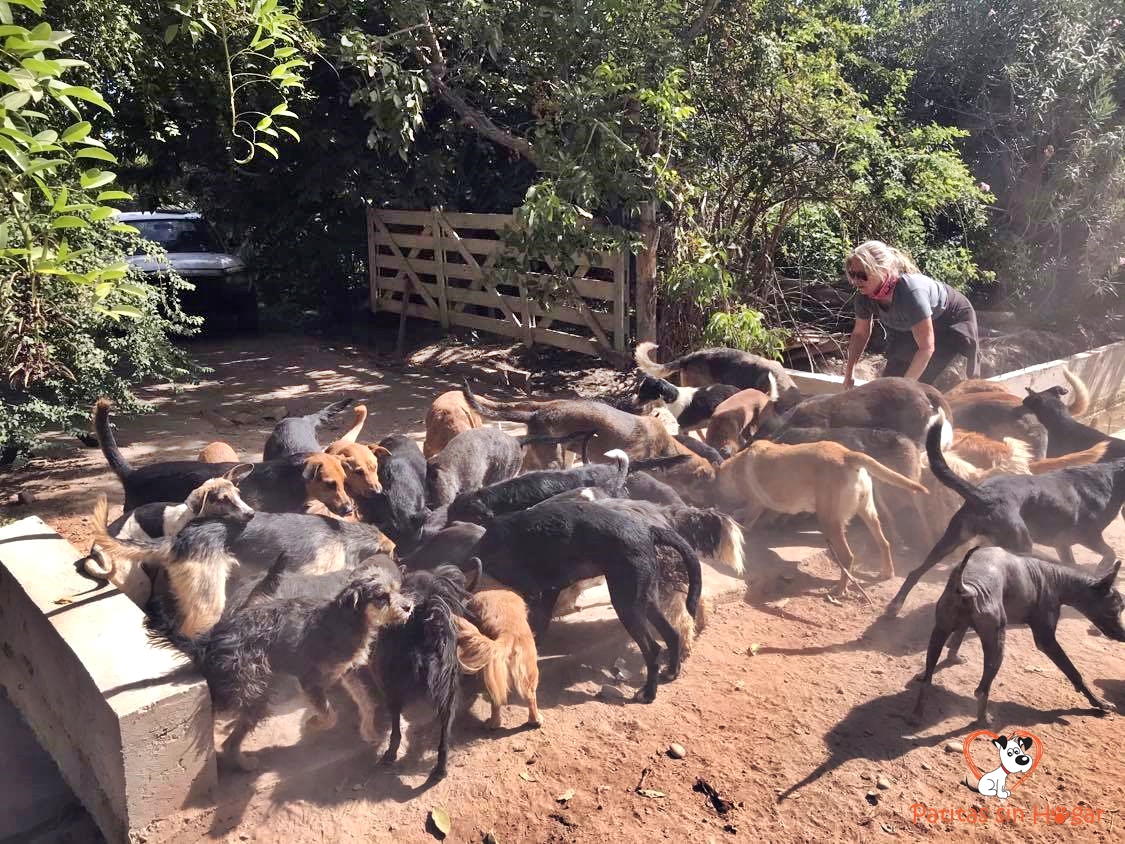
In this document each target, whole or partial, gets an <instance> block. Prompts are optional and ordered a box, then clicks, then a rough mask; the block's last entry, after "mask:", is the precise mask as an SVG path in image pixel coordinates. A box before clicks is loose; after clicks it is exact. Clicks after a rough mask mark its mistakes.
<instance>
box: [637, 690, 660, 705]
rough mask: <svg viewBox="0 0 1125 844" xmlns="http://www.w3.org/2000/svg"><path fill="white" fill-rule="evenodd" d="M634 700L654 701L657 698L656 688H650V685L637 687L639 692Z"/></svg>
mask: <svg viewBox="0 0 1125 844" xmlns="http://www.w3.org/2000/svg"><path fill="white" fill-rule="evenodd" d="M633 700H634V701H636V702H637V703H652V702H653V701H654V700H656V690H655V689H652V690H650V689H649V688H648V686H643V687H641V688H639V689H637V693H636V694H635V695H633Z"/></svg>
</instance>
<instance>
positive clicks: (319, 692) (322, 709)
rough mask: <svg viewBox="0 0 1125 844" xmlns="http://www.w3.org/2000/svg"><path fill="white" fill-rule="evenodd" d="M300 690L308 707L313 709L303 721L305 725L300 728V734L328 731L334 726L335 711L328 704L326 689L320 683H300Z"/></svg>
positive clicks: (315, 681)
mask: <svg viewBox="0 0 1125 844" xmlns="http://www.w3.org/2000/svg"><path fill="white" fill-rule="evenodd" d="M301 690H302V691H303V692H304V693H305V697H307V698H308V699H309V705H310V706H312V708H313V712H312V714H310V715H309V717H308V718H306V719H305V723H304V724H303V725H302V727H301V732H302V734H307V733H316V732H320V731H321V730H329V729H331V728H332V727H334V726H336V717H337V716H336V711H335V710H334V709H333V708H332V706H331V705H330V704H329V703H328V694H327V689H325V688H324V686H323V685H322V684H321V683H320V681H319V680H310V681H308V682H305V681H302V682H301Z"/></svg>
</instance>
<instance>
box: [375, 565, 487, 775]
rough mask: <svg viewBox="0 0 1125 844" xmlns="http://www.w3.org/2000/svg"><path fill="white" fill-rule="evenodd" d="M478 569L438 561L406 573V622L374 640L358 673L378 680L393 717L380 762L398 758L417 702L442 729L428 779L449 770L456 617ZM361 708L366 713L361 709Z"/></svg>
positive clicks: (455, 680)
mask: <svg viewBox="0 0 1125 844" xmlns="http://www.w3.org/2000/svg"><path fill="white" fill-rule="evenodd" d="M478 574H479V568H478V569H477V571H476V572H474V576H473V578H472V582H471V583H466V578H465V575H464V573H463V572H462V571H461V570H460V569H459V568H457V567H455V566H439V567H438V568H437V569H435V570H433V571H414V572H409V573H407V574H405V575H404V576H403V579H402V593H403V595H404V596H406V597H407V598H408V599H409V600H411V601H412V602H413V604H414V612H413V613H412V614H411V616H410V620H409V621H407V623H406V624H404V625H401V626H397V627H387V628H385V629H384V630H383V631H382V632H381V633H380V635H379V637H378V638H377V639H376V640H375V646H374V651H373V653H372V656H371V662H370V664H369V666H368V668H367V670H366V671H361V672H360V673H359V675H358V676H359V677H361V678H363V681H364V682H365V683H368V684H371V683H373V684H374V688H375V689H377V690H378V696H379V698H380V699H381V700H382V701H383V705H384V706H385V707H386V709H387V714H388V715H389V716H390V719H391V737H390V744H389V745H388V747H387V752H386V753H385V754H384V755H383V759H382V764H384V765H389V764H391V763H393V762H394V761H395V759H396V758H397V757H398V749H399V745H400V744H401V742H402V712H403V710H404V709H405V708H406V707H408V706H410V705H411V704H414V703H420V704H424V705H425V706H426V707H427V708H430V709H432V710H434V711H436V712H437V717H438V723H439V726H440V728H441V738H440V739H439V742H438V757H437V764H436V765H434V769H433V770H432V771H431V772H430V776H429V779H428V780H427V783H428V784H432V783H435V782H437V781H438V780H441V779H443V778H444V777H445V775H446V760H447V758H448V756H449V730H450V727H451V725H452V723H453V715H454V713H455V712H456V708H457V707H456V703H457V690H458V685H459V681H460V674H461V671H460V666H459V663H458V661H457V627H456V626H455V624H454V622H453V618H454V616H462V617H464V615H465V603H466V602H467V601H468V600H469V590H470V589H471V588H472V587H473V586H474V585H475V583H476V580H477V576H476V575H478ZM361 712H364V710H362V708H361ZM363 717H364V720H365V724H364V726H363V727H362V731H363V733H364V734H365V735H370V734H372V733H373V729H372V727H371V725H370V721H371V719H372V717H373V713H372V712H370V711H367V712H364V716H363Z"/></svg>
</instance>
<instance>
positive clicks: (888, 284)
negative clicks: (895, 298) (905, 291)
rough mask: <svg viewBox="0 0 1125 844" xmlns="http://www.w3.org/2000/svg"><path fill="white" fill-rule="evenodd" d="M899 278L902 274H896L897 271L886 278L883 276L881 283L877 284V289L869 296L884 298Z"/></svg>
mask: <svg viewBox="0 0 1125 844" xmlns="http://www.w3.org/2000/svg"><path fill="white" fill-rule="evenodd" d="M900 278H902V276H900V275H898V274H897V273H896V274H894V275H890V276H887V278H885V279H884V280H883V283H882V284H880V285H879V289H878V290H876V291H875V292H874V293H872V294H871V298H872V299H884V298H886V297H887V296H888V295H889V294H890V292H891V291H892V290H894V289H895V285H896V284H898V281H899V279H900Z"/></svg>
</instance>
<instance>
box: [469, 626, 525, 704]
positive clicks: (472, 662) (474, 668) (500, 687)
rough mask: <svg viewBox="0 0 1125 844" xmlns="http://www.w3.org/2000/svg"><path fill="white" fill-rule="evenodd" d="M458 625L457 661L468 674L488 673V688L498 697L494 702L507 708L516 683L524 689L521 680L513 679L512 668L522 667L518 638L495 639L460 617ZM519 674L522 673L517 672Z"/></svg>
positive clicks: (485, 678)
mask: <svg viewBox="0 0 1125 844" xmlns="http://www.w3.org/2000/svg"><path fill="white" fill-rule="evenodd" d="M453 623H454V624H456V625H457V661H458V662H459V663H460V664H461V670H462V671H464V672H465V673H466V674H477V673H479V672H482V671H483V672H484V684H485V686H486V687H487V688H488V690H489V693H490V694H492V695H494V696H495V700H494V702H495V703H496V704H497V705H498V706H503V705H504V704H505V703H507V702H508V691H509V690H510V689H511V687H512V684H513V681H514V682H515V684H516V686H517V687H519V688H522V687H523V686H522V684H521V679H522V678H520V677H512V676H511V672H510V671H509V665H512V667H517V666H519V665H520V664H522V660H521V659H519V656H521V655H520V654H518V653H517V651H518V650H519V646H518V645H517V643H516V637H515V636H513V635H512V634H510V633H508V632H504V633H501V634H500V635H499V636H498V637H496V638H495V639H490V638H489V637H488V636H486V635H484V634H483V633H481V632H480V630H479V629H478V628H477V626H476V625H475V624H473V623H472V622H471V621H469V620H468V619H466V618H462V617H461V616H459V615H455V616H454V617H453ZM517 670H519V669H518V668H517Z"/></svg>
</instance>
